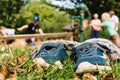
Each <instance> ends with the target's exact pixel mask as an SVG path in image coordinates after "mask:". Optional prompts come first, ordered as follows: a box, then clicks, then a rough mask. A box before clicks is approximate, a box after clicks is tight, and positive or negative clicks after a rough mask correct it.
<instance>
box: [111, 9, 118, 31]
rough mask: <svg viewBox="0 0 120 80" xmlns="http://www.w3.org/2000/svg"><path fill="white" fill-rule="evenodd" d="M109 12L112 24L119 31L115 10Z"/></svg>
mask: <svg viewBox="0 0 120 80" xmlns="http://www.w3.org/2000/svg"><path fill="white" fill-rule="evenodd" d="M109 14H110V22H111V23H112V26H113V27H114V29H115V30H116V31H118V23H119V18H118V16H116V15H115V12H114V11H112V10H111V11H110V12H109Z"/></svg>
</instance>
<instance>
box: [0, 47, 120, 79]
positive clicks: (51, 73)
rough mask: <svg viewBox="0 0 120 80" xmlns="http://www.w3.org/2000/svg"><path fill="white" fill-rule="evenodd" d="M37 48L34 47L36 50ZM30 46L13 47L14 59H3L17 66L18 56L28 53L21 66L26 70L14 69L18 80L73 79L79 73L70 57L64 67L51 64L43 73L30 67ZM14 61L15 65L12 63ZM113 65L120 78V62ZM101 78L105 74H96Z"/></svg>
mask: <svg viewBox="0 0 120 80" xmlns="http://www.w3.org/2000/svg"><path fill="white" fill-rule="evenodd" d="M34 49H35V48H33V50H34ZM29 50H30V47H26V48H24V49H20V48H16V49H11V51H12V55H13V58H12V59H5V58H4V60H3V61H2V63H1V65H2V64H5V65H7V66H8V67H15V66H18V65H20V63H19V62H18V60H17V58H18V57H19V56H20V55H24V54H25V55H26V57H25V61H26V62H25V64H24V65H22V66H21V67H20V68H21V69H25V72H17V71H16V70H14V72H13V74H15V75H16V77H17V79H18V80H73V79H74V77H75V76H76V75H77V74H76V73H75V72H74V61H72V60H71V59H70V58H69V57H68V58H66V59H65V60H63V61H62V63H63V69H62V70H59V69H55V68H54V67H53V65H51V66H50V67H49V68H48V70H44V72H43V73H40V72H38V68H37V66H34V67H32V68H30V66H31V65H33V64H34V63H33V61H32V59H30V58H29V55H30V51H29ZM3 53H10V51H9V50H8V49H5V50H4V51H1V52H0V54H3ZM10 62H11V63H13V64H14V65H12V64H10ZM111 66H112V71H111V72H112V73H114V75H115V77H116V79H115V80H119V79H120V78H119V77H120V75H119V74H120V63H119V62H111ZM8 74H11V72H10V70H8ZM95 75H96V76H97V78H98V79H99V80H102V79H101V77H102V76H103V74H95Z"/></svg>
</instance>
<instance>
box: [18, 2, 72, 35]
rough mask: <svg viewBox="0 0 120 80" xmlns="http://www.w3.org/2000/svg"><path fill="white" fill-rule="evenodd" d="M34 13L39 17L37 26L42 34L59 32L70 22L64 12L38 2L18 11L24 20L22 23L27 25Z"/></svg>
mask: <svg viewBox="0 0 120 80" xmlns="http://www.w3.org/2000/svg"><path fill="white" fill-rule="evenodd" d="M35 13H38V14H39V16H40V19H41V20H40V22H39V24H40V26H41V28H42V29H43V31H44V32H49V33H50V32H61V31H62V30H61V28H62V27H64V26H66V25H68V24H70V22H71V21H70V16H69V15H68V14H66V13H65V12H63V11H59V10H58V9H55V8H53V7H51V6H48V5H46V4H41V3H38V2H31V3H28V4H27V5H26V6H24V7H23V8H22V9H21V10H20V17H21V18H22V19H24V23H29V22H31V20H32V17H33V15H34V14H35ZM19 24H21V26H22V25H23V24H22V23H19Z"/></svg>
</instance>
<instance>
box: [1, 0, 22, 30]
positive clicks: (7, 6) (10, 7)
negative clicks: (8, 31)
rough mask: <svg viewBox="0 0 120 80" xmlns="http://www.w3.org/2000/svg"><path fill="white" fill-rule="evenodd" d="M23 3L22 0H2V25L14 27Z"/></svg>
mask: <svg viewBox="0 0 120 80" xmlns="http://www.w3.org/2000/svg"><path fill="white" fill-rule="evenodd" d="M22 5H24V2H23V1H22V0H0V25H3V26H6V27H11V28H14V27H15V26H16V24H15V23H16V21H17V14H18V13H19V10H20V8H21V6H22Z"/></svg>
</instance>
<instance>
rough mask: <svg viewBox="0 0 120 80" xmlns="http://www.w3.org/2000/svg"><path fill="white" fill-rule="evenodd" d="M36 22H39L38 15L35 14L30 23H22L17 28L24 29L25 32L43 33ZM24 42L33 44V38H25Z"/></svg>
mask: <svg viewBox="0 0 120 80" xmlns="http://www.w3.org/2000/svg"><path fill="white" fill-rule="evenodd" d="M38 22H39V16H38V15H35V16H34V17H33V20H32V22H31V23H29V24H26V25H23V26H22V27H20V28H17V30H19V31H22V30H24V29H26V32H25V34H36V32H39V33H41V34H43V31H42V29H41V28H39V25H38ZM26 42H27V43H28V44H29V43H32V45H35V38H29V39H26Z"/></svg>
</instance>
